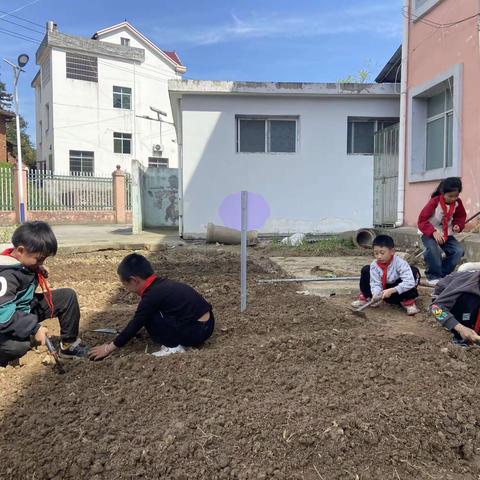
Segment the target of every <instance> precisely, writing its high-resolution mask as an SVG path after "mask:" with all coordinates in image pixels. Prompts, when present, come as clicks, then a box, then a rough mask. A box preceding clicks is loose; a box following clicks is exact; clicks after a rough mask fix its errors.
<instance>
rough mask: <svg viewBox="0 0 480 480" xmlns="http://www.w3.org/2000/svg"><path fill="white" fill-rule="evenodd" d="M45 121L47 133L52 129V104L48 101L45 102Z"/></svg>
mask: <svg viewBox="0 0 480 480" xmlns="http://www.w3.org/2000/svg"><path fill="white" fill-rule="evenodd" d="M45 123H46V126H45V133H48V130H49V129H50V104H48V103H46V104H45Z"/></svg>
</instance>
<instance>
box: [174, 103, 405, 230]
mask: <svg viewBox="0 0 480 480" xmlns="http://www.w3.org/2000/svg"><path fill="white" fill-rule="evenodd" d="M238 114H243V115H248V114H252V115H269V114H271V115H292V116H293V115H298V116H299V143H298V150H297V153H295V154H278V153H259V154H256V153H255V154H252V153H250V154H245V153H236V130H235V115H238ZM398 114H399V101H398V100H397V99H389V98H372V97H369V98H363V99H360V98H359V99H355V98H348V99H346V98H339V97H336V98H325V97H322V98H319V97H316V98H313V97H310V98H306V97H303V98H291V97H266V96H255V97H253V96H250V97H246V96H234V95H230V96H212V95H210V96H207V95H203V96H200V95H198V96H194V95H185V94H184V96H183V98H182V124H183V194H184V219H183V225H184V236H185V237H186V238H188V237H191V236H193V237H195V236H198V235H199V234H200V235H204V234H205V232H206V224H207V223H208V222H213V223H216V224H220V225H221V224H222V221H221V219H220V217H219V214H218V208H219V206H220V204H221V202H222V200H223V199H224V198H225V197H226V196H227V195H229V194H232V193H236V192H239V191H241V190H248V191H249V192H255V193H259V194H261V195H263V196H264V198H265V199H266V201H267V202H268V204H269V207H270V210H271V216H270V219H269V220H268V222H267V224H266V225H265V227H264V228H263V229H262V232H263V233H288V232H318V233H326V232H340V231H345V230H351V229H357V228H360V227H367V226H370V225H371V224H372V216H373V213H372V205H373V157H372V156H366V155H347V153H346V152H347V117H349V116H359V117H398Z"/></svg>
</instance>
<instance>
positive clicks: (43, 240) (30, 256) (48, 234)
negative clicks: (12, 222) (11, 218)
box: [11, 221, 58, 271]
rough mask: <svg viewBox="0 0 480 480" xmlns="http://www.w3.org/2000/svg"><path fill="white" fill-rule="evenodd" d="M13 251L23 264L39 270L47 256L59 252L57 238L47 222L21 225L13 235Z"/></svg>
mask: <svg viewBox="0 0 480 480" xmlns="http://www.w3.org/2000/svg"><path fill="white" fill-rule="evenodd" d="M12 243H13V247H14V249H13V252H12V254H11V255H12V256H13V257H15V258H16V259H17V260H18V261H19V262H20V263H21V264H22V265H23V266H25V267H27V268H28V269H30V270H33V271H35V270H37V269H38V267H40V266H41V265H42V264H43V262H44V261H45V259H46V258H47V257H50V256H53V255H55V254H56V253H57V248H58V244H57V239H56V238H55V234H54V233H53V231H52V229H51V228H50V225H48V223H46V222H41V221H37V222H26V223H24V224H23V225H20V226H19V227H18V228H17V229H16V230H15V231H14V232H13V235H12Z"/></svg>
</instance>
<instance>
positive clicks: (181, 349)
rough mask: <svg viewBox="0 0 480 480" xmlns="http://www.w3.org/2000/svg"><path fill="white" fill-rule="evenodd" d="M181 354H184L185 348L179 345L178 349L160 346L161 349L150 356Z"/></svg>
mask: <svg viewBox="0 0 480 480" xmlns="http://www.w3.org/2000/svg"><path fill="white" fill-rule="evenodd" d="M183 352H186V350H185V347H182V345H179V346H178V347H166V346H165V345H162V348H161V349H160V350H159V351H158V352H153V353H152V355H153V356H154V357H167V356H168V355H172V354H173V353H183Z"/></svg>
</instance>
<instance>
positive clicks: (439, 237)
mask: <svg viewBox="0 0 480 480" xmlns="http://www.w3.org/2000/svg"><path fill="white" fill-rule="evenodd" d="M433 238H434V239H435V240H436V242H437V243H438V244H439V245H443V244H444V243H445V238H443V235H442V234H441V233H440V232H437V231H436V230H435V231H434V232H433Z"/></svg>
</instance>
